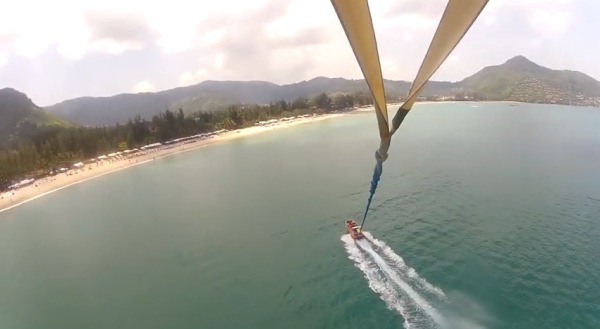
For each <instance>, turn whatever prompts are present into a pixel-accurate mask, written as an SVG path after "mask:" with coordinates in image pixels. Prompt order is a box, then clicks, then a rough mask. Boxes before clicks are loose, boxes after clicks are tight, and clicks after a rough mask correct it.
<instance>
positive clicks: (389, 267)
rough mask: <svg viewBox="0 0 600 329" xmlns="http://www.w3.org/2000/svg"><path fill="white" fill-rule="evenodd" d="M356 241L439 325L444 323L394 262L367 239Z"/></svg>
mask: <svg viewBox="0 0 600 329" xmlns="http://www.w3.org/2000/svg"><path fill="white" fill-rule="evenodd" d="M356 243H357V244H358V245H359V246H360V247H361V248H362V249H364V250H365V251H366V252H367V253H368V254H369V255H371V258H372V259H373V260H374V261H375V262H376V263H377V265H379V268H380V269H381V270H382V271H383V272H384V273H385V275H386V276H387V277H389V278H390V280H392V281H393V282H394V283H395V284H396V285H398V287H400V289H402V291H404V292H405V293H406V294H407V295H408V297H409V298H410V299H411V300H412V301H413V302H414V303H415V304H416V305H417V306H418V307H419V308H420V309H422V310H423V311H424V312H425V313H426V314H427V315H428V316H429V317H430V318H431V319H433V320H434V321H435V322H436V323H437V324H438V325H441V324H442V317H441V315H440V314H439V313H438V312H437V311H436V310H435V308H433V306H431V305H430V304H429V303H428V302H427V301H426V300H425V299H424V298H423V297H422V296H421V295H419V294H418V293H417V292H416V291H415V290H414V289H413V288H412V287H411V286H410V285H409V284H407V283H406V282H405V281H404V280H402V278H401V277H400V275H398V272H397V270H398V269H394V268H393V267H392V266H393V265H392V264H390V263H388V262H386V261H385V260H384V259H383V258H382V257H381V256H380V255H379V254H377V252H376V251H375V250H373V248H371V244H370V243H369V242H368V241H367V240H358V241H356Z"/></svg>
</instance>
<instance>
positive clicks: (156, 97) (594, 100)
mask: <svg viewBox="0 0 600 329" xmlns="http://www.w3.org/2000/svg"><path fill="white" fill-rule="evenodd" d="M384 83H385V88H386V93H387V95H388V97H389V98H390V99H394V98H400V97H404V96H405V95H406V94H407V93H408V89H409V88H410V84H411V83H410V82H408V81H393V80H385V81H384ZM358 91H363V92H367V91H368V89H367V85H366V83H365V81H364V80H362V79H360V80H352V79H344V78H326V77H316V78H314V79H311V80H308V81H301V82H298V83H293V84H288V85H277V84H274V83H271V82H266V81H213V80H207V81H203V82H201V83H198V84H196V85H192V86H186V87H178V88H174V89H169V90H164V91H160V92H155V93H140V94H119V95H115V96H111V97H81V98H75V99H71V100H66V101H63V102H61V103H58V104H55V105H52V106H49V107H47V108H46V109H47V110H48V112H50V113H53V114H55V115H58V116H61V117H64V118H67V119H69V120H70V121H73V122H75V123H78V124H83V125H112V124H115V123H116V122H119V123H124V122H126V121H127V120H128V119H130V118H133V117H135V116H136V115H140V116H141V117H142V118H146V119H150V118H151V117H152V116H153V115H155V114H157V113H159V112H161V111H164V110H165V108H167V107H168V108H170V109H177V108H180V107H181V108H183V110H184V112H187V113H190V112H195V111H198V110H204V111H206V110H209V109H216V110H218V109H222V108H225V106H227V105H229V104H234V103H245V104H264V103H269V102H271V101H278V100H286V101H290V102H291V101H293V100H295V99H297V98H304V97H313V96H315V95H317V94H319V93H323V92H324V93H328V94H330V93H337V92H341V93H352V92H358ZM421 95H422V96H424V97H429V98H431V99H453V98H456V97H458V98H459V99H462V97H465V96H466V97H467V99H473V100H513V101H522V102H535V103H556V104H573V105H592V106H598V105H600V98H599V97H600V82H598V81H597V80H595V79H593V78H591V77H589V76H587V75H585V74H583V73H581V72H576V71H568V70H552V69H549V68H546V67H543V66H540V65H538V64H536V63H534V62H532V61H530V60H529V59H527V58H526V57H524V56H516V57H513V58H511V59H509V60H508V61H506V62H505V63H503V64H500V65H495V66H488V67H485V68H483V69H482V70H480V71H479V72H477V73H475V74H474V75H472V76H470V77H467V78H465V79H463V80H461V81H458V82H440V81H430V82H428V84H427V85H426V87H425V89H424V91H423V93H422V94H421Z"/></svg>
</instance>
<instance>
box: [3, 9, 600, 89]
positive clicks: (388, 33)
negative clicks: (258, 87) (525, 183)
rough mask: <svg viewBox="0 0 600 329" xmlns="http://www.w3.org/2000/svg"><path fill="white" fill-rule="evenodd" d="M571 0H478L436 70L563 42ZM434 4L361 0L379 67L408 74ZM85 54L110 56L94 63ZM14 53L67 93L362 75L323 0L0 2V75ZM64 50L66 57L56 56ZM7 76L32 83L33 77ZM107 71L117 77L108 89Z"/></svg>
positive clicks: (391, 74)
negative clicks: (481, 5)
mask: <svg viewBox="0 0 600 329" xmlns="http://www.w3.org/2000/svg"><path fill="white" fill-rule="evenodd" d="M575 1H585V0H490V1H489V3H488V5H487V7H486V8H485V9H484V11H483V13H482V16H481V17H480V22H477V23H476V25H474V28H473V30H472V31H469V35H468V36H467V37H466V38H465V40H463V42H462V43H461V45H460V46H459V47H457V49H456V50H455V51H454V52H453V54H452V56H453V57H450V58H449V59H448V61H447V62H446V63H445V64H444V65H443V67H442V68H441V71H440V75H439V78H440V79H447V80H456V79H460V78H462V77H464V74H465V72H464V71H465V70H469V72H468V73H473V72H474V71H476V70H478V69H479V68H481V67H482V66H483V65H492V64H497V63H498V62H500V61H503V60H506V59H508V58H510V57H512V56H514V55H517V54H520V53H522V51H523V50H525V51H527V49H533V48H535V49H534V50H535V51H538V52H542V51H543V49H545V48H548V47H550V46H549V45H556V44H558V43H559V41H565V38H566V37H565V35H566V33H567V32H568V31H569V29H570V28H572V23H573V22H575V19H576V17H575V16H574V5H575ZM446 4H447V0H426V1H423V0H402V1H400V0H377V1H369V7H370V10H371V14H372V16H373V22H374V25H375V32H376V35H377V41H378V45H379V53H380V56H381V63H382V69H383V74H384V77H386V78H389V79H404V80H412V79H413V78H414V74H416V71H417V70H418V67H419V65H420V61H421V60H422V58H423V56H424V55H425V52H426V50H427V47H428V45H429V42H430V41H431V37H432V36H433V33H434V31H435V29H436V27H437V24H438V22H439V18H440V17H441V15H442V13H443V11H444V8H445V6H446ZM31 8H36V10H31ZM24 17H25V18H26V19H24ZM31 22H35V24H32V23H31ZM590 30H593V27H592V28H590ZM481 52H483V53H485V54H486V55H480V54H481ZM54 53H58V54H59V55H60V57H59V58H56V57H57V56H54ZM94 53H103V54H110V55H112V56H102V57H101V58H102V62H95V60H96V58H98V57H97V56H91V55H92V54H94ZM44 54H45V55H47V54H50V56H42V55H44ZM19 55H21V56H25V57H29V58H32V59H35V60H32V61H29V62H27V64H22V63H23V61H20V62H19V64H20V65H34V64H33V63H34V62H36V61H38V62H39V63H38V64H39V65H41V67H42V68H43V69H40V70H42V71H40V72H45V73H44V74H46V75H48V76H62V77H64V79H66V80H68V79H73V80H77V81H78V82H77V88H80V86H81V89H80V90H79V89H78V91H77V93H78V94H76V95H73V96H80V95H81V94H79V93H85V92H87V93H88V94H89V93H105V92H106V93H108V92H109V91H108V90H110V92H113V90H114V89H121V88H122V89H130V87H131V82H135V81H140V82H139V83H137V84H136V85H135V86H134V88H136V90H138V91H148V90H152V89H154V84H152V83H150V82H149V81H153V82H154V83H155V84H156V85H157V86H159V87H161V88H162V87H169V86H171V84H172V83H176V84H178V85H182V86H183V85H190V84H195V83H198V82H200V81H203V80H207V79H212V80H224V79H230V80H250V79H258V80H268V81H272V82H276V83H292V82H297V81H299V80H304V79H311V78H313V77H315V76H343V77H347V78H362V74H361V72H360V69H359V67H358V64H357V63H356V59H355V58H354V54H353V53H352V50H351V48H350V46H349V44H348V41H347V39H346V36H345V34H344V31H343V29H342V27H341V25H340V22H339V20H338V18H337V16H336V14H335V10H334V9H333V6H332V5H331V2H330V1H326V0H288V1H281V0H253V1H247V0H218V1H210V2H208V0H200V1H196V2H190V1H189V0H169V1H165V0H156V1H141V0H126V1H123V0H77V1H76V0H54V1H52V2H48V1H43V0H22V1H17V2H14V3H12V4H11V6H10V11H8V10H7V11H2V12H0V66H2V65H4V66H2V67H1V68H0V69H2V70H3V73H5V72H7V67H11V68H12V72H18V71H20V68H19V69H15V68H13V66H11V65H13V64H12V63H13V62H15V63H16V62H17V61H16V60H14V61H13V58H14V59H17V58H18V57H19ZM524 55H527V53H524ZM454 56H455V57H454ZM596 56H598V55H596ZM44 58H45V59H44ZM453 58H460V60H456V61H453V60H452V59H453ZM9 59H10V61H9ZM65 59H66V60H69V61H71V62H70V63H67V64H65ZM43 61H51V62H43ZM96 64H98V65H96ZM548 64H551V63H548ZM36 65H37V64H36ZM65 65H71V67H70V68H73V71H69V72H73V73H69V76H68V77H67V75H60V74H56V73H55V72H53V74H49V73H47V72H48V71H49V70H48V69H46V68H47V67H56V68H57V71H60V70H62V71H65ZM113 65H114V67H118V68H119V69H115V70H114V71H111V74H107V75H106V76H105V77H104V76H101V77H98V76H95V79H86V77H89V74H90V72H93V71H97V70H99V69H98V67H102V68H109V67H112V66H113ZM15 67H16V66H15ZM44 67H45V68H44ZM75 67H76V68H77V71H75V69H74V68H75ZM36 70H37V69H36ZM44 70H45V71H44ZM36 72H37V71H36ZM40 75H41V73H40ZM6 76H8V75H4V77H6ZM14 76H16V73H15V74H13V77H14ZM437 76H438V75H436V77H437ZM10 79H11V78H3V76H2V75H0V83H4V84H8V85H10V84H11V83H12V82H11V80H10ZM12 79H13V80H12V81H15V80H18V81H27V82H26V83H30V84H32V85H34V84H35V85H38V84H40V83H43V82H41V81H40V79H35V78H34V77H33V76H32V77H31V78H18V79H15V78H12ZM114 80H119V81H121V82H122V83H124V85H119V86H118V87H116V84H115V83H113V82H112V81H114ZM79 81H86V82H85V83H80V82H79ZM46 83H49V82H46ZM53 83H54V84H55V85H56V83H58V84H59V85H61V82H55V81H54V82H53ZM23 84H25V82H23ZM64 85H65V86H67V85H68V84H64ZM72 85H73V82H71V84H70V85H69V86H72ZM109 85H110V86H111V87H107V86H109ZM65 88H67V87H65ZM69 88H71V87H69ZM110 88H113V89H110ZM39 89H40V90H42V89H47V88H43V87H40V88H39ZM69 92H70V91H69ZM48 93H50V92H48ZM35 97H37V96H35ZM48 97H58V96H48ZM61 97H62V96H61Z"/></svg>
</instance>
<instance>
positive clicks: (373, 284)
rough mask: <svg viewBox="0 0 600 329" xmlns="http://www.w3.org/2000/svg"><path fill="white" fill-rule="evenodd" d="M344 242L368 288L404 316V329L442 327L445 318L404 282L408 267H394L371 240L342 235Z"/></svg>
mask: <svg viewBox="0 0 600 329" xmlns="http://www.w3.org/2000/svg"><path fill="white" fill-rule="evenodd" d="M342 240H343V241H344V243H345V248H346V250H347V251H348V253H349V258H350V259H352V260H354V261H355V266H356V267H358V268H360V269H361V270H362V271H363V273H364V274H365V278H366V279H367V280H368V282H369V287H370V288H371V289H372V290H373V291H375V292H376V293H378V294H379V295H380V298H381V299H382V300H384V301H385V302H386V304H387V306H388V308H390V309H392V310H397V311H398V312H399V313H400V314H401V315H402V317H403V318H404V327H405V328H413V327H415V328H433V327H437V325H441V322H442V317H441V315H440V314H439V313H438V312H437V310H436V309H435V308H434V307H432V306H431V305H430V303H429V302H428V301H427V300H426V299H425V298H423V297H422V296H421V295H419V293H417V292H416V291H415V289H413V287H411V286H410V284H408V283H407V282H406V281H405V280H404V279H403V277H406V273H404V272H403V269H406V268H408V267H407V266H406V265H404V266H403V267H402V268H395V266H396V265H395V262H393V261H388V260H386V259H384V257H382V256H381V255H379V254H378V252H379V251H375V250H374V249H373V248H372V246H371V244H370V242H369V241H368V240H360V241H354V240H353V239H352V238H351V237H350V236H349V235H344V236H342ZM398 257H399V256H398ZM396 260H397V259H396ZM432 320H433V321H434V322H432Z"/></svg>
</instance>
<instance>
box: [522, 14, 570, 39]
mask: <svg viewBox="0 0 600 329" xmlns="http://www.w3.org/2000/svg"><path fill="white" fill-rule="evenodd" d="M570 19H571V14H570V13H569V12H568V11H559V10H547V11H546V10H539V11H535V12H533V13H532V14H531V17H530V23H531V25H532V26H533V28H534V29H536V31H538V32H539V33H540V34H541V35H543V36H554V35H556V34H562V33H564V32H566V30H567V29H568V27H569V23H570Z"/></svg>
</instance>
